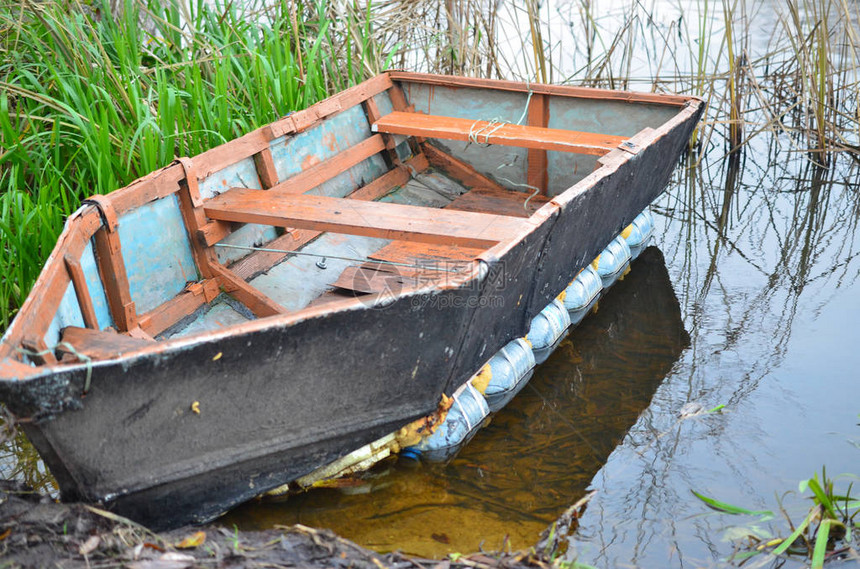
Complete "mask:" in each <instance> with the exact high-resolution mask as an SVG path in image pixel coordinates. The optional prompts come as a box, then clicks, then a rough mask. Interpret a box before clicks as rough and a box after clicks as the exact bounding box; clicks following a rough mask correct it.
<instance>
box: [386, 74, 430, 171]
mask: <svg viewBox="0 0 860 569" xmlns="http://www.w3.org/2000/svg"><path fill="white" fill-rule="evenodd" d="M388 97H389V98H390V99H391V106H392V108H393V109H394V110H395V111H401V112H414V111H415V107H413V106H410V105H409V102H408V101H407V100H406V95H404V94H403V89H402V88H401V87H400V85H399V84H397V83H394V82H392V84H391V89H389V90H388ZM407 140H408V141H409V148H411V149H412V153H413V154H415V155H418V154H421V146H422V145H423V144H424V139H423V138H422V137H420V136H416V137H410V138H409V139H407Z"/></svg>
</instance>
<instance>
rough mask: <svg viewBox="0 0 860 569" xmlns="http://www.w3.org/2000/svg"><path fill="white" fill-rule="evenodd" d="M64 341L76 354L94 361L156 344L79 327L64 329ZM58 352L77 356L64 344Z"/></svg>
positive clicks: (58, 347) (115, 356) (58, 348)
mask: <svg viewBox="0 0 860 569" xmlns="http://www.w3.org/2000/svg"><path fill="white" fill-rule="evenodd" d="M62 341H63V342H66V343H68V344H70V345H71V346H72V347H73V348H74V349H75V351H76V352H78V353H81V354H84V355H85V356H88V357H90V358H92V359H94V360H106V359H110V358H117V357H119V356H121V355H123V354H126V353H128V352H134V351H136V350H139V349H141V348H147V347H149V346H151V345H152V344H153V343H154V342H153V341H152V340H141V339H140V338H132V337H131V336H125V335H123V334H117V333H116V332H107V331H105V332H103V331H101V330H92V329H90V328H79V327H77V326H67V327H65V328H63V332H62ZM57 351H58V352H59V353H60V354H70V355H72V356H76V355H77V354H75V352H73V351H71V350H69V349H68V348H66V347H65V346H63V345H62V344H61V345H58V346H57Z"/></svg>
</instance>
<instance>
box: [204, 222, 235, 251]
mask: <svg viewBox="0 0 860 569" xmlns="http://www.w3.org/2000/svg"><path fill="white" fill-rule="evenodd" d="M231 233H233V225H232V224H230V223H227V222H224V221H209V222H207V223H204V224H203V225H202V226H200V229H198V230H197V239H199V240H200V243H201V244H202V245H205V246H206V247H211V246H212V245H214V244H215V243H220V242H221V240H222V239H224V238H225V237H227V236H228V235H230V234H231Z"/></svg>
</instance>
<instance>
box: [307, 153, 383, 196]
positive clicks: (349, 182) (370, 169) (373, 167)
mask: <svg viewBox="0 0 860 569" xmlns="http://www.w3.org/2000/svg"><path fill="white" fill-rule="evenodd" d="M387 169H388V168H387V167H386V165H385V160H384V159H383V158H382V156H380V155H379V154H374V155H373V156H371V157H370V158H368V159H366V160H362V161H361V162H359V163H358V164H356V165H355V166H353V167H352V168H350V169H349V170H347V171H346V172H341V173H340V174H338V175H337V176H335V177H334V178H332V179H331V180H329V181H327V182H325V183H324V184H321V185H320V186H318V187H316V188H314V189H312V190H310V191H308V192H305V193H307V194H309V195H320V196H331V197H335V198H342V197H344V196H346V195H348V194H350V193H352V192H353V191H354V190H355V189H357V188H359V187H361V186H363V185H365V184H367V183H369V182H371V181H373V180H375V179H376V178H378V177H379V176H381V175H382V174H384V173H385V172H386V171H387Z"/></svg>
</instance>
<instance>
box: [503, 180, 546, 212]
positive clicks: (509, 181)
mask: <svg viewBox="0 0 860 569" xmlns="http://www.w3.org/2000/svg"><path fill="white" fill-rule="evenodd" d="M496 178H498V179H499V180H501V181H503V182H507V183H508V184H510V185H512V186H516V187H518V188H528V189H530V190H533V191H532V195H530V196H529V197H527V198H526V201H525V202H523V209H524V210H528V209H529V202H530V201H531V199H532V198H533V197H535V196H536V195H538V194H539V193H540V188H536V187H535V186H532V185H531V184H521V183H519V182H514V181H513V180H509V179H507V178H504V177H502V176H496Z"/></svg>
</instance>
